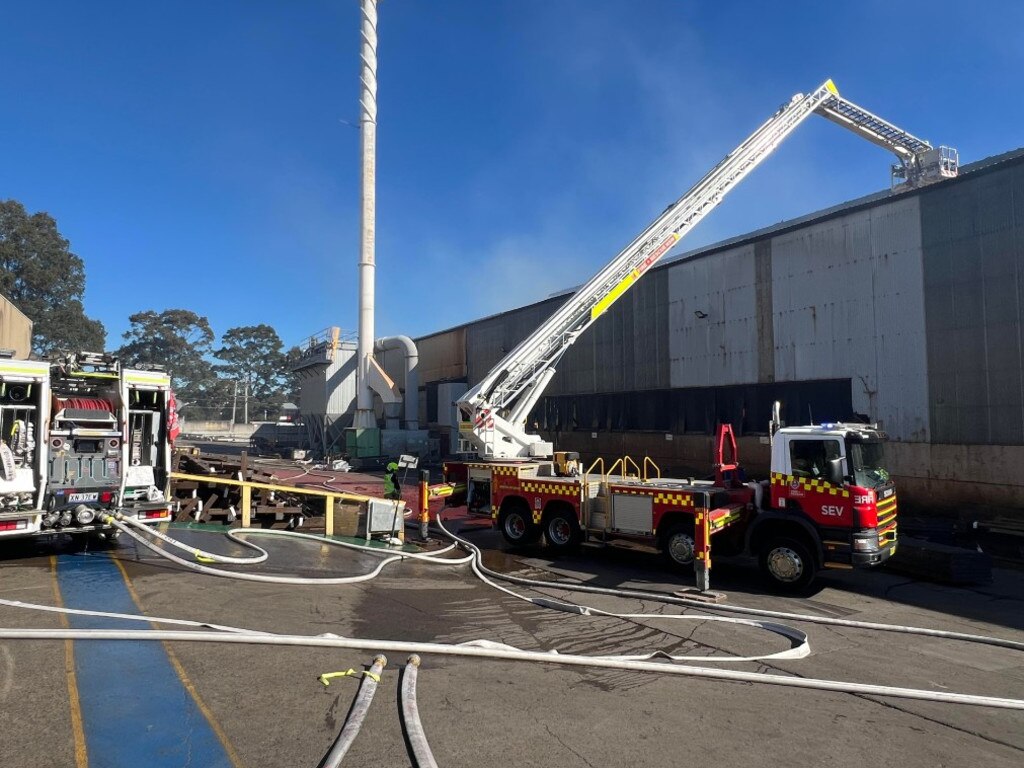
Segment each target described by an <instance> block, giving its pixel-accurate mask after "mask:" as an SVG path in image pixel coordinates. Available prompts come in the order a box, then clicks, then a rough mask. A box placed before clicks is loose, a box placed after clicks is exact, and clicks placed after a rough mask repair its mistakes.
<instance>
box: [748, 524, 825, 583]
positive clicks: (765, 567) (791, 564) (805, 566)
mask: <svg viewBox="0 0 1024 768" xmlns="http://www.w3.org/2000/svg"><path fill="white" fill-rule="evenodd" d="M757 561H758V565H760V567H761V574H762V575H763V576H764V578H765V579H766V580H767V582H768V584H769V586H770V587H771V588H772V589H774V590H776V591H778V592H799V591H800V590H802V589H804V588H805V587H807V585H808V584H810V583H811V582H812V581H813V580H814V574H815V573H816V571H817V566H816V564H815V562H814V556H813V555H812V554H811V550H810V549H808V547H807V545H806V544H804V543H803V542H802V541H799V540H798V539H794V538H790V537H788V536H773V537H772V538H770V539H768V541H766V542H765V543H764V545H763V546H762V547H761V549H760V552H759V553H758V557H757Z"/></svg>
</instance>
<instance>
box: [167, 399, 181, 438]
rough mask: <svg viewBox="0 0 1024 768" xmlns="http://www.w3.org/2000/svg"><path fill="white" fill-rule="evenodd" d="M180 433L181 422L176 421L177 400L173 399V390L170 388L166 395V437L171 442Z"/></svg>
mask: <svg viewBox="0 0 1024 768" xmlns="http://www.w3.org/2000/svg"><path fill="white" fill-rule="evenodd" d="M180 434H181V424H180V423H179V422H178V401H177V400H175V399H174V391H173V390H171V392H170V394H169V395H168V396H167V439H168V440H170V441H171V442H172V443H173V442H174V441H175V440H177V439H178V435H180Z"/></svg>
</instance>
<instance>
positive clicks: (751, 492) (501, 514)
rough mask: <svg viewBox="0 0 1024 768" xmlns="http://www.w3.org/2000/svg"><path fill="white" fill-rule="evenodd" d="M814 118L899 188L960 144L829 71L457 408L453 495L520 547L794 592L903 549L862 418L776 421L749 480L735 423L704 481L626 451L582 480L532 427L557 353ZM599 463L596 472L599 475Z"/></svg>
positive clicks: (948, 160)
mask: <svg viewBox="0 0 1024 768" xmlns="http://www.w3.org/2000/svg"><path fill="white" fill-rule="evenodd" d="M812 114H818V115H821V116H823V117H825V118H827V119H829V120H831V121H832V122H835V123H837V124H839V125H841V126H843V127H844V128H847V129H849V130H851V131H853V132H854V133H856V134H857V135H859V136H861V137H863V138H865V139H867V140H868V141H870V142H872V143H874V144H876V145H878V146H881V147H883V148H885V149H888V150H890V151H891V152H893V153H894V154H895V155H896V158H897V163H896V164H894V165H893V167H892V184H893V188H894V189H902V188H907V189H909V188H915V187H919V186H922V185H925V184H929V183H932V182H935V181H939V180H942V179H945V178H952V177H955V176H956V175H957V169H958V157H957V153H956V150H953V149H950V148H948V147H932V146H931V145H930V144H929V143H928V142H926V141H923V140H921V139H918V138H916V137H915V136H912V135H911V134H909V133H907V132H906V131H904V130H902V129H900V128H898V127H896V126H894V125H892V124H891V123H889V122H887V121H886V120H883V119H882V118H880V117H878V116H876V115H874V114H872V113H871V112H868V111H867V110H865V109H863V108H861V107H859V106H857V105H856V104H854V103H852V102H851V101H848V100H847V99H844V98H843V97H841V96H840V95H839V92H838V90H837V89H836V87H835V85H834V84H833V82H832V81H831V80H828V81H826V82H825V83H823V84H822V85H821V86H820V87H819V88H817V89H816V90H815V91H813V92H812V93H810V94H807V95H804V94H797V95H795V96H793V98H792V99H791V100H790V101H789V102H788V103H787V104H784V105H783V106H782V107H780V108H779V110H778V111H777V112H776V113H775V114H774V115H772V116H771V117H770V118H769V119H768V120H767V121H766V122H765V123H764V124H763V125H761V127H759V128H758V129H757V130H756V131H754V133H753V134H751V135H750V136H749V137H748V138H747V139H746V140H745V141H743V143H741V144H740V145H739V146H738V147H737V148H736V149H735V150H733V151H732V152H731V153H729V154H728V155H727V156H726V157H725V158H724V159H723V160H722V161H721V162H720V163H719V164H718V165H716V166H715V167H714V168H713V169H712V170H711V171H710V172H709V173H708V174H707V175H706V176H704V178H702V179H701V180H700V181H699V182H697V184H695V185H694V186H693V187H692V188H691V189H690V190H689V191H688V192H687V193H686V194H684V195H683V196H682V197H681V198H679V199H678V200H677V201H676V202H675V203H673V204H672V205H670V206H669V207H668V208H666V209H665V211H664V212H663V213H662V214H661V215H660V216H658V217H657V218H656V219H655V220H654V221H653V222H652V223H651V224H650V225H649V226H648V227H647V228H646V229H644V231H643V232H641V233H640V234H639V235H638V236H637V237H636V238H635V239H634V240H633V241H632V242H631V243H630V244H629V245H627V246H626V247H625V248H624V249H623V250H622V251H621V252H620V253H619V254H618V255H617V256H616V257H615V258H614V259H613V260H612V261H611V262H609V263H608V264H607V265H606V266H605V267H604V268H603V269H601V270H600V271H599V272H598V273H597V274H596V275H595V276H594V277H592V278H591V279H590V280H589V281H588V282H587V283H586V284H585V285H583V287H582V288H580V289H579V290H578V291H577V292H576V293H575V294H574V295H573V296H572V297H571V298H570V299H569V300H568V301H567V302H566V303H565V304H563V305H562V306H561V307H560V308H559V309H557V310H556V311H555V312H554V314H552V316H551V317H550V318H549V319H548V320H547V321H545V322H544V323H542V324H541V325H540V327H538V328H537V329H536V330H535V331H534V332H533V333H531V334H530V335H529V336H527V337H526V338H525V339H524V340H523V341H522V342H521V343H520V344H519V345H518V346H516V347H515V348H514V349H513V350H512V351H511V352H510V353H509V354H508V355H507V356H506V357H505V358H504V359H503V360H501V361H500V362H499V363H498V364H497V365H495V366H494V368H493V369H492V370H491V371H489V372H488V373H487V374H486V375H485V376H484V377H483V379H482V380H481V381H480V382H479V383H477V384H476V385H475V386H474V387H472V388H471V389H469V390H468V391H467V392H466V393H465V395H463V396H462V398H461V399H460V400H459V401H458V402H457V406H458V409H459V411H460V414H461V418H462V422H461V424H460V433H461V436H462V437H463V438H465V439H466V440H468V442H469V443H470V444H471V445H472V448H473V452H474V453H475V454H476V455H477V460H471V461H465V462H448V463H447V464H446V465H445V480H446V481H448V483H449V485H453V484H454V487H458V488H462V487H463V484H464V486H465V492H460V493H455V494H453V495H451V496H450V497H449V500H448V504H449V505H455V504H461V503H467V502H468V504H469V506H470V508H471V509H475V510H479V511H486V512H490V514H491V516H492V518H493V520H494V522H495V525H496V526H498V527H499V528H500V529H501V531H502V533H503V535H504V536H505V538H506V540H507V541H508V542H509V543H511V544H513V545H524V544H528V543H531V542H534V541H536V540H537V539H538V538H540V536H541V535H542V534H543V535H544V537H545V538H546V540H547V543H548V546H549V547H552V548H554V549H561V548H567V547H571V546H575V545H577V544H579V543H581V542H583V541H587V542H589V543H591V544H595V545H598V546H600V545H607V544H612V543H619V544H629V545H632V546H638V547H648V548H656V549H658V550H660V551H661V552H663V553H664V554H665V555H666V556H667V557H668V558H669V559H670V560H671V561H672V562H673V563H676V564H678V565H682V566H685V567H687V568H689V567H691V566H692V567H694V568H695V570H696V571H697V576H698V585H699V586H701V587H703V588H706V586H707V584H708V571H709V569H710V540H711V535H712V534H715V535H716V542H721V544H716V551H718V550H721V551H722V552H723V553H726V554H729V553H734V554H739V553H747V554H752V555H755V556H757V557H758V558H759V562H760V564H761V569H762V571H763V572H764V574H765V575H766V576H767V577H768V579H769V580H770V582H771V583H772V584H774V585H775V586H778V587H781V588H786V589H794V588H800V587H802V586H804V585H806V584H807V583H809V581H810V580H811V579H812V578H813V576H814V574H815V572H816V571H817V570H818V569H819V568H821V567H856V566H871V565H877V564H879V563H881V562H884V561H885V560H886V559H888V557H890V556H891V555H892V554H893V553H894V552H895V549H896V492H895V488H894V486H893V483H892V481H891V480H890V478H889V475H888V473H887V472H886V470H885V468H884V466H883V464H882V443H883V442H884V440H885V435H884V434H883V433H882V432H880V431H879V430H878V429H877V428H875V427H873V426H871V425H865V424H827V425H820V426H816V427H791V428H788V427H781V425H780V423H779V422H778V420H777V419H773V423H772V425H771V426H770V434H771V442H772V449H771V477H770V479H768V480H764V481H762V482H760V483H756V482H749V483H748V482H743V481H742V479H741V476H742V473H741V471H740V468H739V462H738V457H737V455H736V446H735V439H734V437H733V434H732V430H731V427H730V426H729V425H720V426H719V430H718V436H717V441H716V457H715V465H716V467H715V470H716V471H715V479H714V480H713V481H694V480H675V479H667V478H661V477H660V471H659V470H657V467H655V466H654V464H653V462H652V461H650V459H644V460H643V463H642V465H640V464H637V463H636V462H635V461H633V460H632V459H630V458H629V457H628V456H627V457H623V458H622V459H619V460H617V461H616V462H615V463H613V464H611V465H610V466H609V467H607V468H605V467H604V463H603V461H602V460H598V461H596V462H595V463H594V464H593V465H592V466H591V467H590V469H589V470H588V471H587V472H586V473H583V474H582V475H581V474H580V466H579V461H578V457H577V456H573V455H567V454H565V453H555V451H554V446H552V444H551V443H550V442H548V441H545V440H543V439H542V438H541V437H540V436H539V435H536V434H531V433H530V432H528V431H527V419H528V417H529V415H530V413H531V411H532V410H533V408H534V406H536V404H537V402H538V401H539V399H540V397H541V396H542V395H543V393H544V390H545V388H546V387H547V385H548V383H549V382H550V381H551V378H552V377H553V376H554V375H555V371H556V366H557V365H558V362H559V360H561V358H562V356H563V355H564V354H565V353H566V351H567V350H568V349H569V347H570V346H572V344H573V342H575V341H576V339H577V338H579V336H580V334H582V333H583V332H584V331H585V330H586V329H587V328H589V327H590V325H591V324H593V323H594V322H595V321H596V320H597V319H598V318H599V317H600V316H601V315H602V314H604V313H605V312H606V311H607V310H608V308H609V307H610V306H611V305H612V304H613V303H614V302H615V301H616V300H617V299H619V298H620V297H621V296H622V295H623V294H624V293H626V291H628V290H629V289H630V288H631V287H632V286H633V285H634V284H635V283H636V281H637V280H639V279H640V278H641V277H642V276H643V274H644V273H645V272H647V271H648V270H649V269H650V268H651V267H652V266H653V265H654V264H655V263H656V262H657V261H658V260H659V259H660V258H661V257H662V256H664V255H665V254H666V253H668V252H669V251H670V250H672V249H673V248H674V247H675V246H676V244H677V243H678V242H679V240H680V239H681V238H682V237H684V236H685V235H686V234H687V233H688V232H689V231H690V230H691V229H692V228H693V227H694V226H695V225H696V224H697V223H698V222H699V221H700V220H701V219H702V218H704V216H706V215H707V214H708V213H710V212H711V210H713V209H714V208H715V206H717V205H718V204H719V203H720V202H721V201H722V199H723V198H724V197H725V195H726V194H727V193H728V192H730V191H731V190H732V189H733V188H735V187H736V185H737V184H739V183H740V182H741V181H742V180H743V179H744V178H745V177H746V176H747V174H749V173H750V172H751V171H753V170H754V169H755V168H756V167H757V166H758V165H759V164H760V163H761V162H762V161H763V160H764V159H765V158H766V157H768V155H770V154H771V153H772V152H773V151H774V150H775V148H776V147H778V146H779V144H780V143H782V141H783V140H784V139H785V138H786V137H787V136H789V135H790V134H791V133H792V132H793V131H795V130H796V129H797V127H798V126H799V125H800V124H801V123H803V121H804V120H806V119H807V118H808V117H810V116H811V115H812ZM595 469H596V470H597V471H596V472H595V473H594V474H591V472H592V471H593V470H595Z"/></svg>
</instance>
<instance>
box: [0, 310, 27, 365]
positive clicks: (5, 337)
mask: <svg viewBox="0 0 1024 768" xmlns="http://www.w3.org/2000/svg"><path fill="white" fill-rule="evenodd" d="M0 349H13V350H14V356H15V357H16V358H19V359H22V360H24V359H27V358H28V356H29V353H30V352H31V351H32V321H31V320H29V319H28V318H27V317H26V316H25V315H24V314H22V312H21V310H19V309H18V308H17V307H15V306H14V305H13V304H12V303H11V302H10V301H8V299H7V298H5V297H4V296H0Z"/></svg>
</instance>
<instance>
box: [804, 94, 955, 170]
mask: <svg viewBox="0 0 1024 768" xmlns="http://www.w3.org/2000/svg"><path fill="white" fill-rule="evenodd" d="M817 112H818V114H819V115H821V116H822V117H825V118H827V119H828V120H831V121H832V122H833V123H836V124H837V125H841V126H843V127H844V128H847V129H849V130H851V131H853V132H854V133H856V134H857V135H858V136H860V137H861V138H864V139H867V140H868V141H870V142H871V143H872V144H875V145H877V146H879V147H882V148H883V149H887V150H889V151H890V152H892V153H894V154H895V155H896V157H897V158H899V161H900V164H899V165H896V166H893V186H894V187H895V186H896V183H897V180H902V181H904V182H906V183H907V185H908V186H910V187H917V186H921V185H922V184H927V183H929V182H932V181H938V180H940V179H944V178H952V177H954V176H956V175H957V172H958V166H959V157H958V155H957V151H956V150H955V149H951V148H950V147H938V148H933V147H932V145H931V144H929V143H928V142H927V141H924V140H923V139H919V138H917V137H916V136H914V135H913V134H910V133H907V132H906V131H904V130H903V129H902V128H899V127H897V126H895V125H893V124H892V123H890V122H889V121H887V120H884V119H882V118H881V117H879V116H878V115H875V114H872V113H871V112H868V111H867V110H866V109H864V108H863V107H859V106H857V105H856V104H854V103H853V102H852V101H848V100H846V99H844V98H842V97H841V96H839V94H838V93H836V94H833V97H832V98H831V99H828V100H826V101H825V103H823V104H822V105H821V106H820V107H818V109H817Z"/></svg>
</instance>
